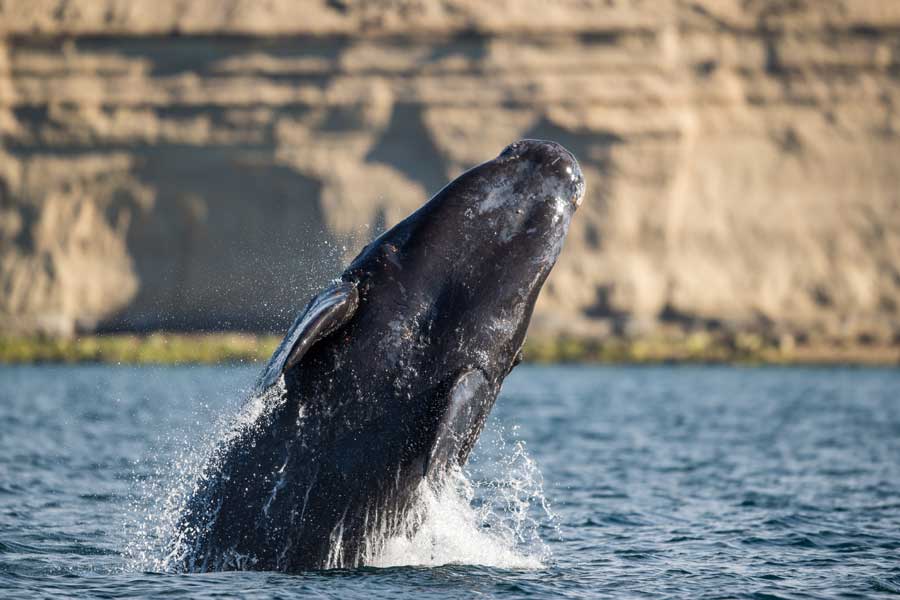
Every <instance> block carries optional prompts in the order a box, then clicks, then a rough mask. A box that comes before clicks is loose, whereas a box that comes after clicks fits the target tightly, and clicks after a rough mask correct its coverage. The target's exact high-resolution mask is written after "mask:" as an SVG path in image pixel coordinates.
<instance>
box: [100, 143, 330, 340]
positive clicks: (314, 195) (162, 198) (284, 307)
mask: <svg viewBox="0 0 900 600" xmlns="http://www.w3.org/2000/svg"><path fill="white" fill-rule="evenodd" d="M136 176H137V177H138V178H139V179H140V180H142V181H144V182H146V183H147V184H148V185H150V186H152V187H153V188H154V189H155V192H156V193H155V201H154V202H153V205H152V207H151V208H150V209H149V210H146V211H144V212H143V213H136V214H135V215H134V217H133V221H132V223H131V224H130V228H129V233H128V237H127V243H128V248H129V254H130V255H131V256H132V257H134V270H135V272H136V275H137V277H138V279H139V282H140V287H139V290H138V293H137V295H136V296H135V298H134V299H133V301H132V302H131V303H130V304H129V305H128V307H127V308H126V309H125V310H124V311H122V312H120V313H119V314H118V315H117V316H115V317H113V318H111V319H108V320H107V321H106V322H104V323H102V324H101V330H104V331H116V330H121V331H150V330H157V329H164V330H172V331H203V330H246V331H280V330H283V329H284V328H285V327H287V326H288V325H289V324H290V322H291V321H292V320H293V318H294V317H295V316H296V314H297V312H298V311H300V310H301V309H302V308H303V306H304V305H305V304H306V302H307V301H308V299H309V297H310V296H311V295H312V294H313V293H315V292H316V291H317V290H318V289H319V288H320V287H321V285H322V284H323V283H325V281H327V279H328V278H330V277H332V276H333V275H334V273H336V272H338V270H339V266H340V255H341V248H340V244H338V243H337V241H336V240H335V239H334V238H333V236H331V235H330V234H329V233H328V228H327V227H326V225H325V222H324V218H323V214H322V209H321V205H320V202H319V198H320V184H319V183H318V182H316V181H314V180H312V179H309V178H307V177H304V176H303V175H301V174H299V173H297V172H296V171H294V170H292V169H290V168H287V167H284V166H281V165H277V164H274V163H273V162H272V160H271V153H266V152H262V151H256V152H254V151H253V150H247V149H244V148H234V147H226V148H222V147H205V148H197V147H187V146H184V147H177V146H167V147H155V148H145V149H143V150H142V151H141V152H140V157H139V159H138V166H137V169H136Z"/></svg>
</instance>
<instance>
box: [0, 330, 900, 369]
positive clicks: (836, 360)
mask: <svg viewBox="0 0 900 600" xmlns="http://www.w3.org/2000/svg"><path fill="white" fill-rule="evenodd" d="M279 341H280V337H279V336H274V335H252V334H240V333H208V334H177V333H154V334H150V335H127V334H116V335H89V336H82V337H76V338H71V339H63V338H50V337H0V363H8V364H27V363H85V362H95V363H113V364H115V363H125V364H165V365H172V364H215V363H239V362H260V361H265V360H268V358H269V357H270V356H271V355H272V352H273V351H274V350H275V347H276V346H277V345H278V342H279ZM525 360H526V361H529V362H537V363H560V362H563V363H612V364H658V363H731V364H872V365H898V364H900V347H898V346H897V345H872V344H859V343H857V344H850V345H847V344H842V343H840V342H833V343H825V342H820V343H817V344H812V345H804V346H797V345H794V344H784V343H779V342H778V341H777V340H772V339H768V338H766V337H764V336H760V335H756V334H750V333H738V334H731V335H718V336H716V335H712V334H709V333H705V332H699V333H689V334H684V335H678V336H669V337H646V338H638V339H632V338H608V339H580V338H574V337H538V336H532V337H531V338H529V340H528V343H527V344H526V346H525Z"/></svg>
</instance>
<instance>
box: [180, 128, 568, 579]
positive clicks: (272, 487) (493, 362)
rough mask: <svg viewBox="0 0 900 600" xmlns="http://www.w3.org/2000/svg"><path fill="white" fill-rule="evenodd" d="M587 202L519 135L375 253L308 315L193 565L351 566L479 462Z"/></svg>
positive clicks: (264, 392) (226, 475)
mask: <svg viewBox="0 0 900 600" xmlns="http://www.w3.org/2000/svg"><path fill="white" fill-rule="evenodd" d="M583 195H584V178H583V176H582V173H581V169H580V168H579V166H578V163H577V161H576V160H575V158H574V157H573V156H572V155H571V154H570V153H569V152H568V151H567V150H565V149H564V148H563V147H562V146H560V145H559V144H556V143H554V142H548V141H540V140H523V141H519V142H516V143H513V144H511V145H509V146H508V147H507V148H506V149H505V150H503V152H502V153H501V154H500V155H499V156H497V157H496V158H494V159H493V160H490V161H488V162H486V163H483V164H481V165H479V166H476V167H474V168H472V169H471V170H469V171H467V172H465V173H464V174H462V175H461V176H460V177H458V178H457V179H455V180H454V181H452V182H451V183H449V184H448V185H447V186H445V187H444V188H443V189H442V190H441V191H440V192H438V193H437V194H436V195H435V196H434V197H433V198H432V199H431V200H429V201H428V202H427V203H425V204H424V205H423V206H422V207H421V208H419V209H418V210H417V211H416V212H414V213H413V214H411V215H410V216H409V217H407V218H406V219H405V220H403V221H402V222H400V223H399V224H397V225H396V226H395V227H393V228H392V229H390V230H388V231H386V232H385V233H384V234H382V235H381V236H380V237H378V238H377V239H376V240H374V241H373V242H371V243H370V244H369V245H367V246H366V247H365V248H364V249H363V250H362V252H361V253H360V254H359V256H357V257H356V259H355V260H353V262H352V263H351V264H350V266H349V267H348V268H347V269H346V270H345V271H344V272H343V274H341V276H340V279H338V280H335V281H334V282H333V283H332V284H330V285H329V286H327V287H326V288H325V289H324V290H322V292H321V293H319V294H318V295H316V296H315V297H314V298H313V299H312V300H311V301H310V302H309V304H308V305H307V306H306V308H305V309H304V310H303V311H302V312H301V313H300V314H299V316H298V317H297V318H296V320H295V321H294V323H293V325H292V326H291V328H290V330H289V331H288V332H287V335H285V337H284V340H283V341H282V342H281V345H280V346H279V347H278V349H277V350H276V351H275V353H274V355H273V356H272V358H271V360H270V361H269V363H268V365H267V366H266V367H265V369H264V370H263V372H262V374H261V375H260V377H259V380H258V383H257V390H256V393H255V395H254V397H253V398H251V402H253V403H254V404H253V407H254V408H253V410H250V411H248V412H247V414H245V416H244V419H245V420H244V422H243V423H242V425H241V426H240V427H236V428H234V429H232V430H231V432H230V433H229V435H228V436H227V438H226V439H224V440H222V441H221V442H220V443H219V446H218V448H217V450H216V451H215V452H214V453H213V456H212V457H211V458H210V459H209V461H208V463H207V464H206V466H205V468H204V470H203V472H202V474H201V475H200V477H199V478H198V480H197V482H196V484H195V486H194V489H193V491H192V493H191V495H190V498H189V500H188V501H187V502H186V503H185V506H184V509H183V512H182V514H181V517H180V519H179V521H178V525H177V532H176V535H175V536H174V537H173V540H172V542H171V547H170V548H169V550H170V554H169V556H170V560H171V562H172V563H173V564H174V565H176V569H177V570H181V571H218V570H231V569H257V570H279V571H301V570H306V569H317V568H325V567H353V566H357V565H360V564H363V563H364V562H365V557H366V556H371V553H372V552H373V551H374V550H376V548H375V545H377V543H378V541H379V540H383V539H384V538H385V536H390V535H391V534H392V533H395V532H396V529H397V527H398V526H399V525H400V523H402V522H403V521H404V518H405V517H406V515H407V514H408V513H409V511H410V509H411V507H413V505H414V503H415V502H416V499H417V493H418V491H417V490H420V489H421V488H420V486H421V485H423V482H425V484H434V483H437V482H439V481H440V480H441V478H442V477H443V476H444V475H445V474H446V473H447V472H448V470H449V469H452V468H453V467H454V466H456V465H461V464H463V463H464V462H465V461H466V458H467V457H468V455H469V452H470V451H471V449H472V447H473V445H474V444H475V441H476V440H477V438H478V435H479V433H480V432H481V429H482V426H483V425H484V422H485V419H486V417H487V415H488V413H489V412H490V410H491V408H492V406H493V404H494V400H495V398H496V397H497V393H498V391H499V390H500V386H501V384H502V382H503V379H504V378H505V377H506V376H507V375H508V374H509V372H510V371H511V370H512V368H513V367H514V366H515V365H516V364H517V363H518V362H519V361H520V360H521V351H522V345H523V343H524V341H525V334H526V329H527V328H528V324H529V321H530V319H531V314H532V310H533V308H534V304H535V300H536V299H537V297H538V293H539V292H540V289H541V286H542V285H543V283H544V281H545V280H546V278H547V276H548V274H549V273H550V270H551V268H552V267H553V265H554V264H555V262H556V259H557V257H558V256H559V253H560V250H561V249H562V246H563V242H564V240H565V237H566V233H567V231H568V228H569V222H570V220H571V218H572V215H573V214H574V212H575V209H576V208H577V207H578V206H579V205H580V203H581V200H582V198H583Z"/></svg>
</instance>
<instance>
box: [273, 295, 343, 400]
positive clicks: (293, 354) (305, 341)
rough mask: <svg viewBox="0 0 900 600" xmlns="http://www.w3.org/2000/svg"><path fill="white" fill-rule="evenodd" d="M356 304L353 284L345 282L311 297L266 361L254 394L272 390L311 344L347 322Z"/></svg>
mask: <svg viewBox="0 0 900 600" xmlns="http://www.w3.org/2000/svg"><path fill="white" fill-rule="evenodd" d="M358 304H359V293H358V292H357V291H356V284H354V283H349V282H346V281H338V282H336V283H333V284H331V285H330V286H328V287H327V288H325V290H323V291H322V292H320V293H319V294H317V295H316V296H314V297H313V299H312V300H310V301H309V304H307V305H306V308H305V309H304V311H303V312H302V313H300V314H299V315H298V316H297V318H296V319H295V320H294V324H293V325H291V328H290V329H289V330H288V332H287V334H286V335H285V336H284V339H283V340H281V344H279V346H278V348H277V349H276V350H275V353H274V354H273V355H272V358H271V359H269V364H268V365H266V368H265V369H264V370H263V372H262V374H260V376H259V379H258V380H257V382H256V391H257V392H262V391H265V390H266V389H267V388H269V387H271V386H272V385H273V384H274V383H275V382H276V381H278V378H279V377H280V376H281V374H282V373H283V372H284V371H286V370H287V369H290V368H291V367H293V366H294V365H296V364H297V363H298V362H300V359H302V358H303V356H304V355H305V354H306V352H307V351H308V350H309V349H310V347H312V345H313V344H315V343H316V342H318V341H319V340H321V339H322V338H324V337H326V336H328V335H330V334H331V333H332V332H334V331H335V330H336V329H338V328H339V327H340V326H341V325H343V324H344V323H346V322H347V321H348V320H349V319H350V317H352V316H353V313H354V312H355V311H356V307H357V306H358Z"/></svg>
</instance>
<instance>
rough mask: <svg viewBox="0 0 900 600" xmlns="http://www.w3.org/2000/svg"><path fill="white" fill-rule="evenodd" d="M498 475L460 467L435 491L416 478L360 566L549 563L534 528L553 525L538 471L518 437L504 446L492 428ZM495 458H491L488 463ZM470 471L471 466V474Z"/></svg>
mask: <svg viewBox="0 0 900 600" xmlns="http://www.w3.org/2000/svg"><path fill="white" fill-rule="evenodd" d="M493 433H494V434H495V437H496V438H497V441H495V445H497V446H499V448H498V449H499V451H500V456H498V457H495V459H494V460H493V461H492V467H494V468H492V470H498V471H500V477H498V478H492V479H476V478H474V477H473V476H472V474H467V473H464V472H462V471H460V470H457V471H454V472H452V473H451V474H450V475H449V476H448V478H447V479H446V480H445V481H444V482H443V484H442V485H440V486H439V487H437V488H434V487H432V486H430V485H428V484H425V483H423V484H422V486H421V488H420V490H419V491H420V496H419V503H418V505H417V506H416V509H415V510H414V511H413V514H411V515H409V517H408V518H407V523H408V525H407V526H406V527H401V528H400V529H401V533H400V534H398V535H395V536H393V537H391V538H389V539H387V540H382V541H381V542H380V543H379V544H375V547H376V548H378V550H377V551H376V552H375V553H373V554H372V555H370V556H366V557H365V558H364V560H363V563H364V564H366V565H368V566H373V567H397V566H426V567H434V566H440V565H447V564H465V565H482V566H490V567H498V568H505V569H540V568H543V567H544V566H545V565H546V563H547V562H548V561H549V560H550V551H549V547H548V546H547V545H546V544H545V543H544V541H543V540H542V539H541V537H540V531H539V530H540V527H541V526H542V525H548V524H549V525H551V526H553V527H555V522H556V517H555V516H554V514H553V513H552V511H551V510H550V506H549V503H548V502H547V500H546V497H545V496H544V491H543V478H542V476H541V473H540V470H539V469H538V467H537V465H536V464H535V462H534V460H532V459H531V458H530V457H529V456H528V454H527V452H526V451H525V445H524V443H523V442H521V441H519V442H516V443H515V444H513V445H512V447H511V448H510V447H509V446H507V444H506V442H505V440H504V438H503V433H502V431H500V430H495V431H494V432H493ZM495 461H496V462H495ZM478 470H479V469H477V468H475V469H473V471H478Z"/></svg>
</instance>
